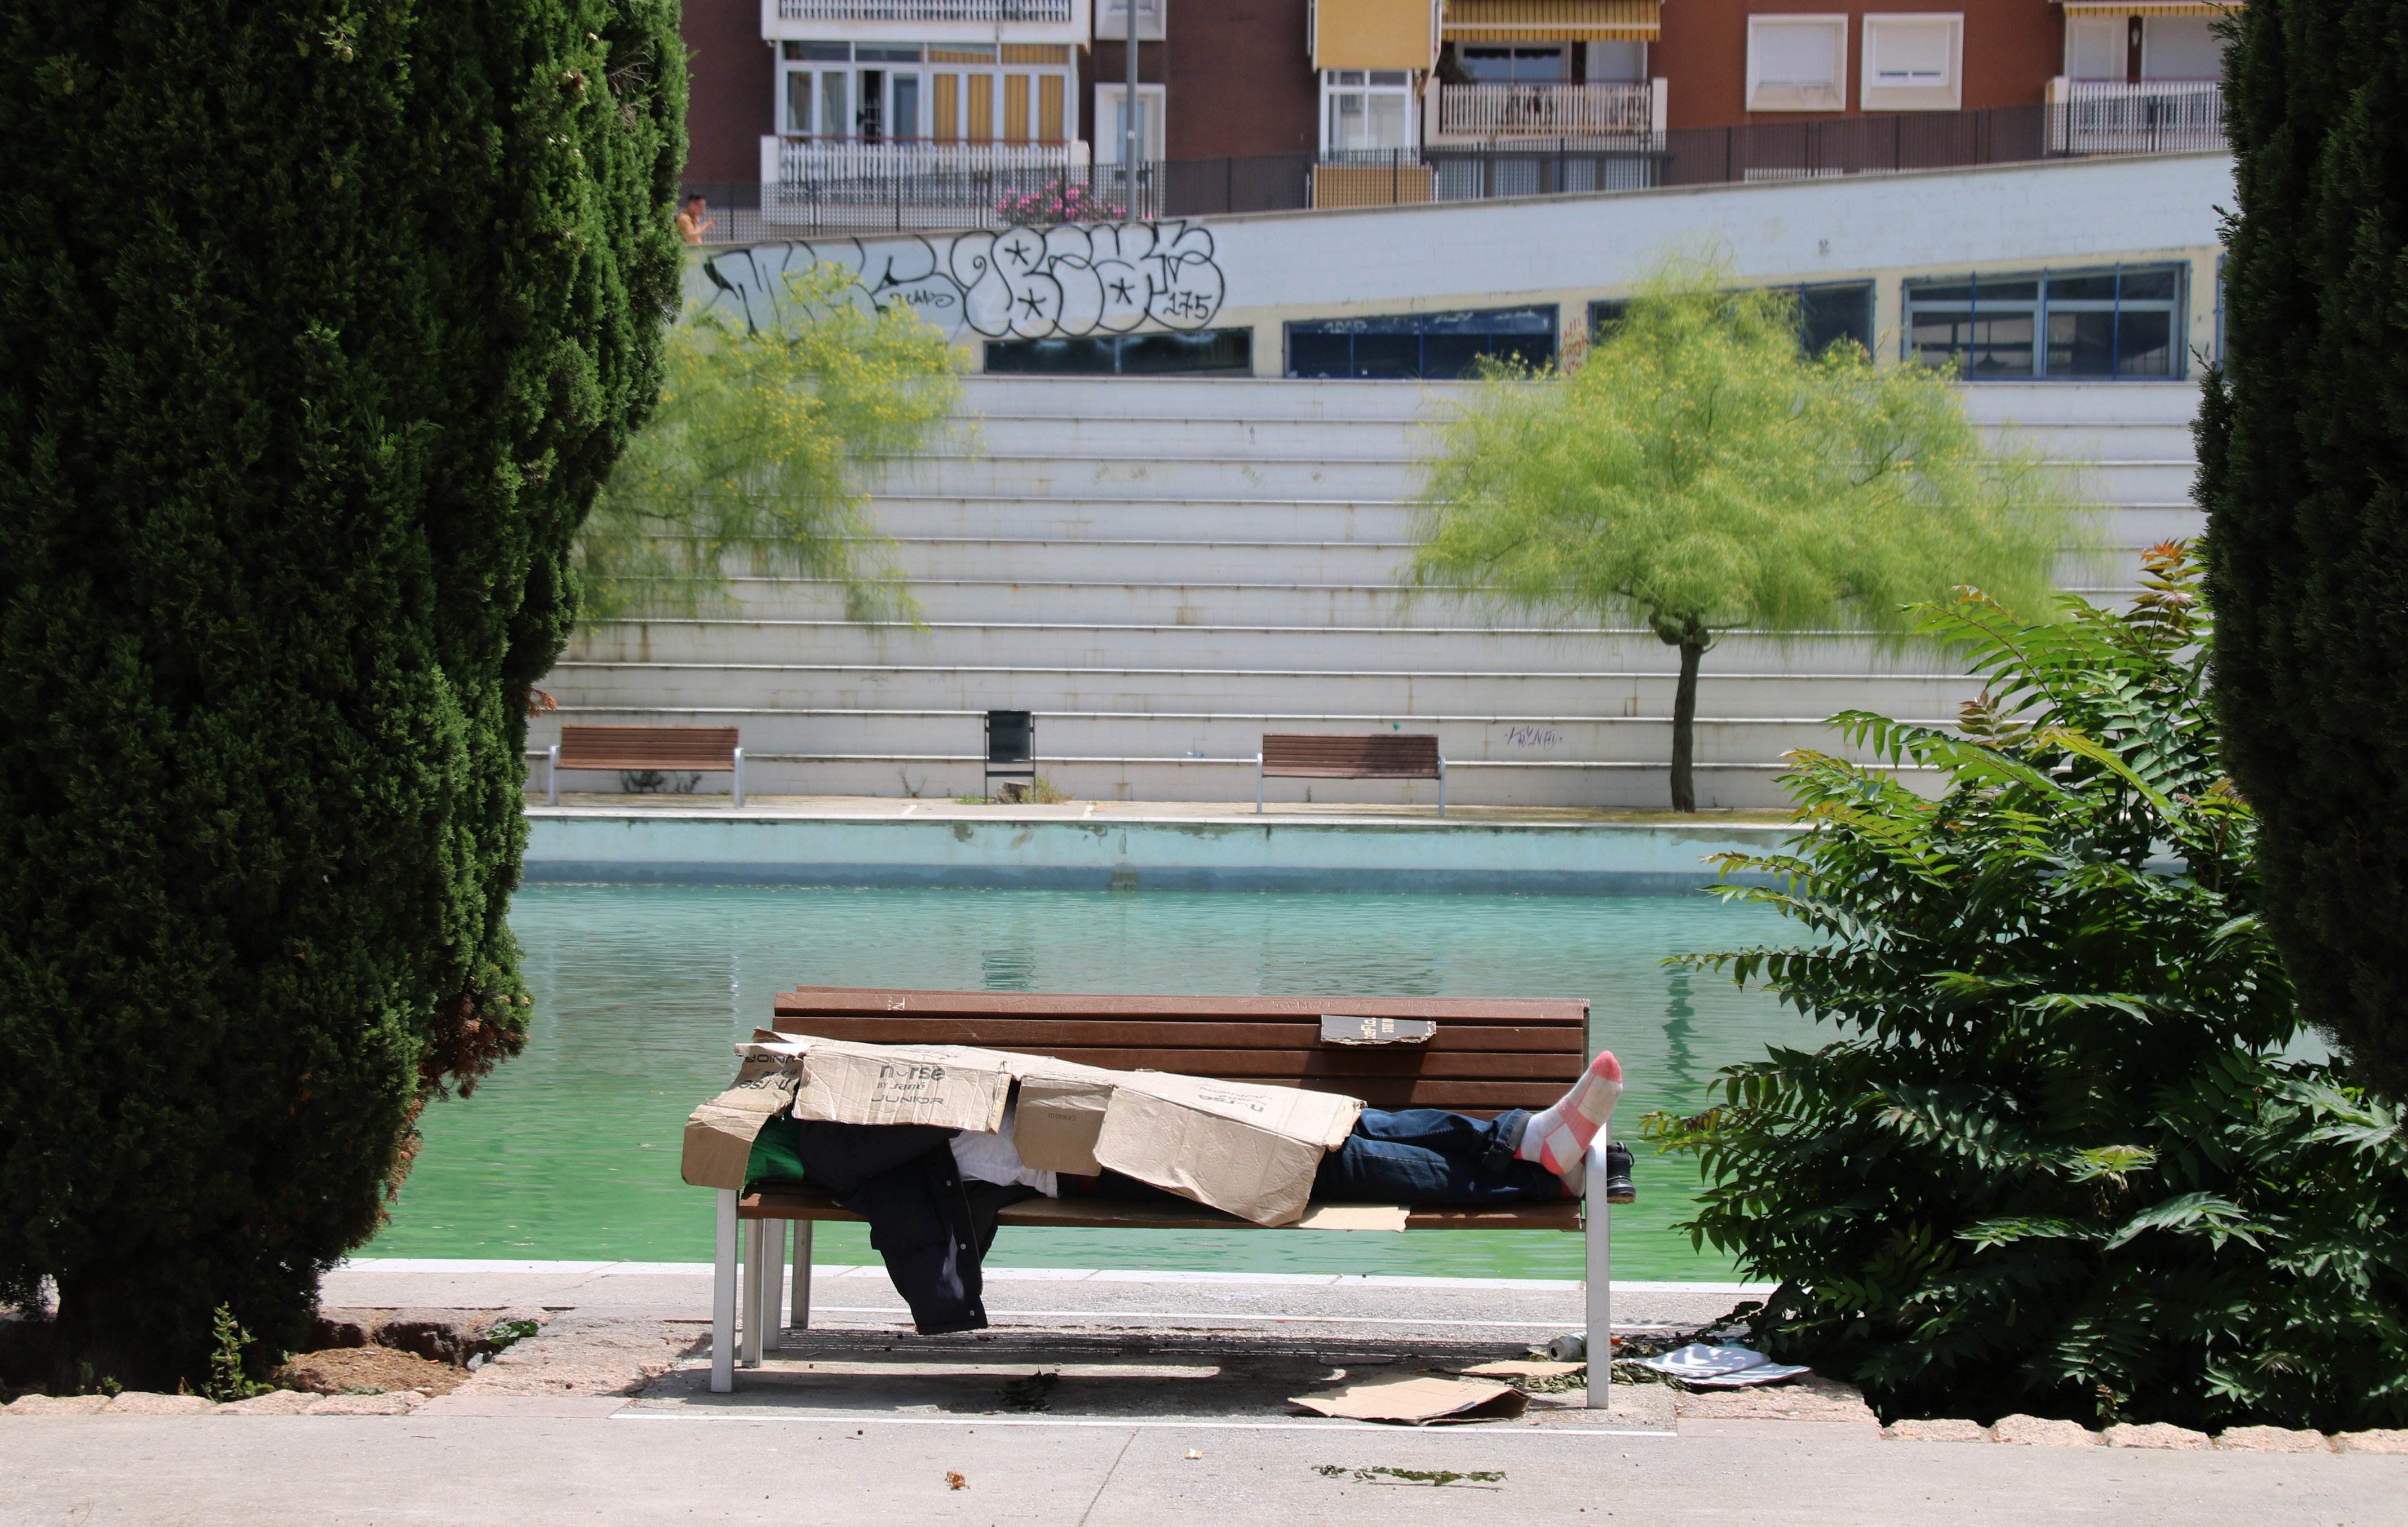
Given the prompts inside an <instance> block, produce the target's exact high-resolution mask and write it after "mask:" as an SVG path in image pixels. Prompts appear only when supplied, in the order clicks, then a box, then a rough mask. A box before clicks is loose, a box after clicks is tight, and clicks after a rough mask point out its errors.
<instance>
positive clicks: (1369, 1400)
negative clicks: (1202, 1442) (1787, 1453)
mask: <svg viewBox="0 0 2408 1527" xmlns="http://www.w3.org/2000/svg"><path fill="white" fill-rule="evenodd" d="M1288 1403H1289V1404H1290V1405H1295V1406H1302V1407H1303V1408H1305V1409H1307V1410H1310V1411H1312V1413H1313V1414H1314V1415H1316V1416H1338V1417H1341V1418H1343V1419H1345V1420H1358V1421H1394V1422H1397V1423H1398V1424H1400V1425H1404V1426H1427V1425H1430V1424H1432V1423H1434V1422H1448V1421H1472V1420H1509V1419H1511V1418H1512V1417H1514V1416H1518V1415H1520V1414H1521V1413H1522V1412H1523V1411H1524V1410H1525V1409H1526V1408H1527V1407H1528V1406H1529V1403H1530V1400H1529V1396H1527V1395H1526V1394H1524V1393H1523V1392H1522V1391H1520V1390H1517V1389H1515V1388H1513V1387H1512V1385H1511V1384H1498V1383H1490V1382H1487V1381H1484V1380H1482V1379H1477V1378H1438V1377H1418V1378H1375V1379H1372V1380H1371V1381H1369V1383H1362V1384H1348V1385H1346V1386H1345V1387H1344V1388H1342V1389H1334V1390H1329V1391H1325V1392H1323V1393H1320V1394H1298V1395H1295V1396H1292V1397H1291V1398H1290V1399H1289V1401H1288Z"/></svg>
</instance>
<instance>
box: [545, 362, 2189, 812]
mask: <svg viewBox="0 0 2408 1527" xmlns="http://www.w3.org/2000/svg"><path fill="white" fill-rule="evenodd" d="M966 393H967V398H966V410H967V412H968V414H969V415H971V416H972V417H973V422H971V423H970V424H969V425H968V427H967V428H966V429H965V430H963V431H962V432H960V434H959V435H958V436H957V437H956V438H955V439H954V440H953V441H952V442H951V443H949V444H948V445H947V446H945V447H944V448H942V449H941V450H938V451H936V452H934V453H932V454H930V455H928V456H925V457H923V458H920V459H917V460H914V461H911V462H908V463H899V464H895V465H893V466H892V467H890V468H888V469H886V470H885V471H884V472H883V473H882V476H881V478H880V479H879V481H878V483H877V485H876V513H877V517H878V521H879V523H880V524H881V525H882V527H883V529H884V530H885V532H886V533H887V534H888V535H891V536H893V537H894V538H895V539H896V543H897V549H898V554H899V558H900V562H901V564H902V566H903V568H904V569H905V571H906V572H907V574H908V575H909V576H910V579H911V582H912V589H913V592H914V593H915V595H916V596H917V597H918V599H919V600H920V602H921V604H922V606H923V607H924V611H925V621H924V624H922V625H921V626H920V627H918V628H916V629H915V628H914V627H912V626H911V625H910V624H904V623H894V624H883V625H871V626H864V625H858V624H853V623H849V622H847V621H844V620H843V618H842V608H841V601H840V599H839V594H838V592H837V591H836V590H835V589H834V588H832V587H831V586H829V585H827V584H824V583H820V582H814V581H810V580H803V579H786V578H739V579H738V580H737V583H736V589H735V592H736V598H737V601H738V607H737V608H736V609H735V610H733V611H731V612H729V613H728V614H727V615H726V616H724V617H721V618H714V619H707V620H693V621H689V620H643V621H616V622H606V623H600V624H596V625H594V626H590V627H588V628H586V629H585V630H583V631H581V633H580V634H579V635H578V638H577V640H576V643H575V645H574V646H573V647H572V648H571V649H570V652H569V654H568V656H567V658H566V660H565V661H564V662H563V663H562V664H560V665H559V667H558V668H557V669H556V670H555V671H554V673H553V675H552V679H551V680H550V681H549V683H548V687H549V688H550V689H551V690H552V693H553V694H554V695H555V696H556V698H557V699H558V700H559V702H560V705H561V707H562V708H561V712H560V717H561V718H563V719H566V720H569V721H633V722H646V723H654V724H665V725H674V724H706V723H708V724H718V725H725V724H730V723H733V724H736V725H738V726H740V727H741V728H742V730H743V735H744V747H745V753H746V757H747V759H748V761H749V764H748V771H747V772H748V788H749V789H750V790H752V791H753V792H758V793H765V794H767V793H796V794H806V793H807V794H849V795H851V794H882V795H903V794H925V795H934V796H952V795H956V794H972V793H977V792H979V791H980V790H981V771H980V759H981V750H982V724H981V720H982V712H984V711H986V710H988V709H1025V710H1031V711H1035V712H1036V713H1037V744H1038V752H1039V757H1040V763H1039V767H1040V769H1041V770H1042V772H1043V774H1044V775H1045V777H1046V778H1047V779H1049V780H1050V781H1051V782H1053V783H1054V785H1055V786H1057V787H1058V788H1060V789H1061V790H1063V791H1064V792H1068V794H1070V795H1072V796H1074V797H1078V798H1082V799H1124V800H1161V801H1179V800H1220V801H1228V800H1242V799H1247V798H1249V797H1251V795H1252V793H1253V792H1254V764H1253V760H1254V752H1255V749H1256V745H1257V739H1258V738H1259V736H1260V735H1261V734H1262V733H1263V732H1265V731H1267V730H1268V731H1290V730H1294V731H1311V730H1333V731H1336V730H1345V731H1371V730H1391V729H1397V730H1408V731H1431V730H1435V731H1436V732H1437V733H1438V734H1439V735H1440V737H1441V748H1442V749H1443V751H1444V753H1445V755H1446V758H1447V760H1448V768H1449V773H1450V777H1451V778H1450V784H1449V797H1450V799H1451V800H1455V801H1462V802H1467V803H1471V802H1484V803H1495V804H1500V805H1584V806H1660V805H1662V804H1664V802H1665V800H1666V767H1665V760H1666V758H1667V757H1668V756H1669V753H1670V730H1671V729H1670V712H1671V695H1672V671H1673V653H1672V651H1671V649H1668V648H1666V647H1664V646H1662V645H1661V644H1660V643H1658V642H1657V641H1656V640H1655V638H1654V637H1653V636H1652V635H1649V634H1648V633H1646V632H1645V631H1644V630H1642V629H1639V628H1636V627H1633V626H1630V625H1628V623H1627V622H1624V623H1622V628H1620V629H1609V630H1603V631H1599V630H1594V629H1582V628H1580V627H1577V626H1573V625H1568V624H1550V623H1547V622H1544V621H1534V620H1532V619H1530V618H1528V617H1527V616H1522V615H1517V614H1513V613H1500V612H1498V611H1495V610H1490V609H1486V608H1480V607H1470V606H1469V605H1467V604H1466V603H1465V602H1463V601H1460V600H1456V599H1452V598H1444V597H1435V596H1429V595H1422V596H1417V597H1413V596H1408V595H1407V594H1406V593H1404V592H1402V591H1401V590H1399V589H1398V586H1397V575H1398V568H1399V567H1400V566H1401V565H1402V564H1403V562H1404V559H1405V556H1406V553H1407V550H1408V545H1409V539H1410V535H1411V527H1412V516H1413V506H1412V498H1413V495H1414V493H1415V492H1416V491H1417V490H1418V488H1419V485H1420V481H1421V472H1422V468H1421V466H1420V465H1419V459H1420V458H1421V457H1423V456H1424V455H1426V452H1427V451H1428V450H1431V449H1433V447H1434V445H1435V432H1434V430H1433V428H1432V424H1431V422H1430V421H1432V420H1433V419H1437V418H1441V417H1443V415H1444V412H1445V410H1446V409H1447V407H1449V406H1450V399H1451V397H1452V396H1454V395H1455V389H1452V388H1447V387H1423V386H1419V385H1414V384H1409V383H1395V382H1305V381H1286V380H1277V379H1262V380H1254V379H1229V380H1218V379H1216V380H1209V381H1208V380H1187V379H1171V378H1162V379H1154V378H1097V379H1085V378H1079V379H1068V378H1062V379H1055V378H991V379H990V378H972V379H970V380H969V381H968V383H967V384H966ZM1968 398H1969V402H1970V407H1971V408H1972V410H1973V412H1974V415H1975V417H1976V419H1977V420H1978V421H1981V422H1982V423H1984V424H1985V425H1986V426H1989V427H1992V428H1994V429H1995V430H1996V431H1997V432H1998V433H1999V435H2000V436H2002V437H2004V438H2006V439H2010V440H2013V441H2016V442H2019V443H2023V444H2027V445H2030V446H2033V447H2036V448H2038V449H2039V450H2043V451H2045V452H2047V453H2048V454H2049V455H2051V456H2052V457H2054V458H2057V459H2059V460H2067V461H2075V462H2082V463H2085V464H2087V465H2086V466H2085V469H2084V473H2083V480H2084V482H2085V491H2086V492H2088V493H2089V494H2090V495H2091V496H2093V497H2094V498H2095V499H2096V500H2097V501H2098V502H2100V503H2101V504H2103V505H2106V506H2108V507H2110V511H2111V512H2110V513H2109V515H2108V516H2107V519H2106V523H2105V528H2106V533H2107V534H2106V539H2107V541H2108V543H2109V546H2110V547H2111V549H2112V555H2111V558H2110V559H2109V561H2108V562H2107V564H2105V565H2103V566H2102V567H2100V568H2099V569H2096V570H2092V571H2090V572H2088V573H2085V574H2081V575H2076V576H2073V577H2071V578H2070V581H2071V583H2073V584H2074V585H2075V586H2076V587H2077V588H2083V589H2084V592H2087V593H2089V594H2090V596H2091V597H2094V598H2100V599H2111V598H2114V597H2116V596H2117V595H2118V594H2119V593H2121V592H2124V589H2125V586H2126V585H2128V583H2129V582H2130V574H2131V570H2132V568H2133V566H2134V564H2135V559H2136V556H2137V552H2138V550H2139V549H2140V548H2142V547H2143V546H2146V545H2148V544H2149V543H2151V542H2153V541H2157V540H2160V539H2164V538H2167V537H2170V536H2178V535H2193V534H2196V533H2197V531H2198V529H2199V525H2200V519H2199V515H2198V514H2197V512H2196V511H2195V510H2194V509H2193V508H2192V507H2190V505H2189V503H2188V499H2187V494H2188V491H2189V485H2190V478H2191V473H2192V452H2191V441H2190V435H2189V421H2190V418H2191V414H2192V411H2193V409H2194V408H2195V407H2196V404H2197V399H2198V389H2197V387H2196V386H2195V385H2192V384H2187V383H2185V384H2166V385H2157V384H2138V383H2122V384H2072V383H2063V384H2037V385H2000V384H1992V385H1987V386H1983V387H1976V388H1972V389H1969V391H1968ZM2085 586H2086V587H2085ZM1973 692H1974V686H1972V685H1971V684H1969V683H1968V682H1967V681H1966V680H1965V678H1963V677H1962V676H1961V675H1960V674H1958V673H1957V672H1954V671H1953V669H1952V665H1951V664H1950V662H1949V660H1948V659H1947V657H1946V656H1945V655H1944V654H1942V653H1940V652H1937V651H1934V650H1931V649H1905V650H1903V651H1884V650H1881V649H1877V648H1875V647H1874V646H1873V645H1872V644H1871V643H1870V642H1868V641H1867V640H1866V639H1864V638H1863V637H1862V636H1860V635H1852V634H1848V633H1843V632H1832V633H1816V634H1810V635H1800V636H1796V637H1792V638H1789V639H1787V640H1785V641H1771V640H1767V639H1763V638H1754V637H1749V636H1745V635H1734V636H1731V637H1728V638H1727V639H1726V640H1724V641H1723V643H1722V644H1721V645H1720V646H1718V647H1716V648H1715V649H1714V650H1713V651H1712V652H1711V653H1709V654H1708V656H1707V658H1706V664H1705V670H1704V678H1703V680H1702V682H1701V685H1700V689H1699V723H1698V756H1699V804H1700V805H1706V806H1754V805H1770V804H1775V803H1777V802H1778V801H1779V800H1780V798H1781V797H1780V792H1779V790H1778V788H1777V786H1776V785H1775V784H1774V782H1773V777H1774V775H1775V774H1776V773H1777V772H1778V771H1779V769H1780V767H1781V764H1780V758H1781V755H1782V753H1783V752H1784V751H1785V750H1786V749H1792V748H1797V747H1822V748H1828V747H1831V746H1833V745H1834V742H1835V739H1834V738H1833V737H1832V735H1831V734H1830V733H1829V732H1828V729H1827V728H1826V727H1825V726H1824V724H1823V719H1824V718H1825V717H1827V716H1828V715H1829V714H1831V713H1832V712H1834V711H1837V710H1841V709H1844V708H1848V707H1851V706H1864V707H1870V708H1872V709H1877V710H1881V711H1885V712H1886V713H1888V714H1891V715H1895V716H1900V717H1911V718H1917V719H1924V720H1945V719H1948V718H1951V717H1953V716H1954V715H1955V713H1956V709H1957V705H1958V704H1959V703H1960V702H1961V701H1963V700H1965V699H1967V698H1970V697H1971V694H1972V693H1973ZM557 724H558V722H557V720H554V721H547V722H541V723H538V726H537V728H536V733H537V735H536V736H535V738H534V739H533V742H532V746H535V747H538V748H540V747H541V746H543V745H544V744H545V743H547V742H549V741H550V740H551V739H552V727H555V726H556V725H557ZM565 783H566V786H567V788H570V789H575V788H577V787H578V786H579V784H581V783H584V784H586V785H588V786H589V787H600V788H610V785H609V781H607V780H605V779H603V778H594V779H591V780H582V781H581V780H580V779H579V778H576V777H574V776H572V777H570V778H568V779H567V780H566V781H565ZM1308 786H1309V788H1310V793H1311V798H1312V799H1313V800H1315V801H1319V802H1336V801H1355V800H1361V801H1400V800H1414V799H1421V798H1426V797H1433V796H1434V792H1433V790H1432V789H1431V788H1430V787H1428V786H1423V785H1408V784H1402V783H1396V782H1384V781H1383V782H1364V783H1359V784H1351V783H1340V782H1330V781H1312V782H1307V781H1292V780H1291V781H1280V780H1275V781H1272V782H1271V785H1270V787H1269V793H1270V796H1271V798H1272V799H1274V800H1301V799H1304V798H1305V797H1306V794H1307V790H1308ZM707 788H708V787H707Z"/></svg>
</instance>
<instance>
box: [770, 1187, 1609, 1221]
mask: <svg viewBox="0 0 2408 1527" xmlns="http://www.w3.org/2000/svg"><path fill="white" fill-rule="evenodd" d="M736 1213H737V1216H738V1218H739V1219H745V1220H837V1221H842V1222H845V1223H850V1224H858V1223H862V1222H863V1220H862V1217H861V1216H860V1215H858V1214H855V1213H853V1211H852V1210H851V1209H845V1208H839V1207H838V1206H837V1203H836V1200H834V1199H832V1198H830V1197H828V1195H827V1194H825V1193H822V1192H812V1191H811V1190H810V1189H808V1188H764V1189H762V1190H761V1191H760V1192H752V1193H747V1194H745V1195H744V1196H743V1197H742V1198H740V1199H738V1201H737V1205H736ZM996 1219H997V1220H999V1221H1000V1222H1001V1223H1003V1224H1007V1225H1013V1224H1019V1225H1038V1226H1046V1227H1051V1228H1057V1229H1085V1230H1129V1229H1142V1228H1145V1227H1148V1226H1154V1227H1159V1228H1164V1229H1182V1228H1185V1227H1188V1226H1203V1227H1209V1228H1211V1229H1214V1230H1290V1229H1293V1228H1295V1227H1294V1226H1291V1225H1258V1224H1255V1223H1254V1221H1253V1220H1240V1219H1239V1218H1238V1217H1237V1216H1236V1215H1234V1214H1224V1213H1222V1212H1221V1211H1220V1210H1219V1209H1215V1208H1210V1207H1207V1206H1204V1205H1202V1204H1188V1203H1176V1204H1173V1203H1166V1202H1163V1201H1161V1200H1158V1199H1140V1200H1127V1199H1115V1198H1058V1199H1044V1198H1033V1199H1027V1200H1025V1201H1023V1202H1021V1203H1018V1204H1010V1205H1006V1206H1004V1208H1003V1210H1002V1212H1001V1213H1000V1214H998V1215H997V1216H996ZM1580 1227H1581V1218H1580V1201H1579V1200H1577V1199H1569V1198H1568V1199H1558V1200H1556V1201H1555V1202H1554V1203H1547V1204H1515V1205H1511V1206H1493V1207H1483V1208H1470V1207H1456V1206H1421V1207H1416V1206H1407V1209H1406V1214H1405V1228H1406V1229H1407V1230H1578V1229H1580Z"/></svg>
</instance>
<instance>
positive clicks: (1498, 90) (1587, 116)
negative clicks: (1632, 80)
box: [1438, 85, 1656, 138]
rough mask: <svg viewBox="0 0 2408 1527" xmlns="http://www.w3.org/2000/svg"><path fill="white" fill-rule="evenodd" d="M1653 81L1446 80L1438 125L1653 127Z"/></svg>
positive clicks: (1609, 131)
mask: <svg viewBox="0 0 2408 1527" xmlns="http://www.w3.org/2000/svg"><path fill="white" fill-rule="evenodd" d="M1655 129H1656V93H1655V91H1654V89H1653V88H1652V87H1650V86H1647V85H1441V86H1440V87H1439V88H1438V131H1439V133H1440V134H1441V136H1447V137H1456V136H1465V137H1484V138H1485V137H1521V136H1527V137H1550V138H1574V137H1607V136H1621V135H1624V134H1632V133H1647V132H1652V131H1654V130H1655Z"/></svg>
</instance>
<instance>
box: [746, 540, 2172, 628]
mask: <svg viewBox="0 0 2408 1527" xmlns="http://www.w3.org/2000/svg"><path fill="white" fill-rule="evenodd" d="M2145 544H2148V542H2145V539H2141V537H2127V539H2119V542H2110V544H2107V547H2104V559H2107V562H2104V566H2107V571H2110V576H2112V578H2124V573H2128V571H2131V568H2138V559H2141V549H2143V547H2145ZM891 554H894V562H896V566H900V568H903V576H906V578H910V580H912V592H915V595H917V597H920V602H923V605H927V607H929V612H937V614H944V617H949V619H953V617H963V614H966V607H961V605H956V602H953V595H952V590H946V588H941V585H946V583H1065V585H1094V583H1129V585H1149V588H1163V590H1180V588H1199V585H1218V583H1235V585H1247V588H1283V585H1308V588H1310V585H1329V583H1341V585H1363V588H1384V590H1395V588H1399V573H1401V568H1404V566H1406V559H1409V556H1412V544H1406V542H1384V544H1383V542H1271V539H1257V542H1125V539H996V537H975V539H973V537H953V539H934V537H915V539H903V542H898V544H896V547H894V551H891ZM2064 576H2066V578H2069V580H2076V583H2093V580H2095V576H2093V568H2090V566H2087V564H2085V566H2069V568H2066V573H2064ZM744 583H747V580H744V578H737V585H739V588H737V597H739V600H741V605H744V609H747V612H749V614H773V612H799V609H802V607H793V609H787V607H785V605H781V602H775V595H770V592H768V590H749V588H744ZM770 583H778V580H770ZM814 609H819V607H816V605H814Z"/></svg>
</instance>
